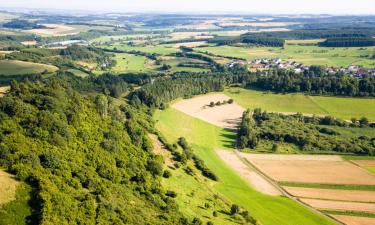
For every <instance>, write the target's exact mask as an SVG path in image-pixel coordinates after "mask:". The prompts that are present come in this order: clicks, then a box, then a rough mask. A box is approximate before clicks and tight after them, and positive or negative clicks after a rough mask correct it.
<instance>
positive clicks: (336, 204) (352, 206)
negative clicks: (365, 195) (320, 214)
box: [300, 198, 375, 213]
mask: <svg viewBox="0 0 375 225" xmlns="http://www.w3.org/2000/svg"><path fill="white" fill-rule="evenodd" d="M300 200H301V201H302V202H304V203H306V204H308V205H310V206H312V207H314V208H316V209H323V210H340V211H358V212H368V213H375V204H371V203H362V202H342V201H330V200H320V199H307V198H301V199H300Z"/></svg>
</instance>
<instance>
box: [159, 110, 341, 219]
mask: <svg viewBox="0 0 375 225" xmlns="http://www.w3.org/2000/svg"><path fill="white" fill-rule="evenodd" d="M155 120H156V121H157V128H158V129H159V130H160V131H161V132H162V133H163V134H164V135H165V136H166V138H167V139H168V141H169V142H171V143H173V142H175V141H176V140H177V139H178V138H179V137H181V136H184V137H186V139H187V141H188V142H189V143H191V145H192V147H193V149H194V152H195V153H196V154H197V155H198V156H199V157H200V158H202V159H203V160H204V161H205V163H206V165H207V166H208V167H209V168H210V170H212V171H213V172H214V173H215V174H216V175H217V176H218V177H219V182H217V183H215V184H214V185H213V189H214V190H215V191H217V192H219V193H220V194H221V195H223V196H225V197H226V198H228V199H229V200H230V201H232V202H234V203H237V204H239V205H241V206H242V207H244V208H245V209H246V210H248V211H249V212H250V214H251V215H252V216H254V217H255V218H256V219H258V220H259V221H260V222H261V224H263V225H274V224H285V225H300V224H304V225H309V224H316V225H324V224H334V223H333V222H331V221H329V220H328V219H325V218H323V217H321V216H319V215H317V214H315V213H314V212H312V211H309V210H308V209H306V208H304V207H303V206H301V205H299V204H297V203H295V202H294V201H292V200H290V199H287V198H285V197H281V196H280V197H278V196H268V195H264V194H261V193H259V192H257V191H255V190H254V189H252V188H251V187H250V186H249V184H248V183H247V182H246V181H244V180H243V179H242V178H241V177H240V176H239V175H237V174H236V173H235V172H234V171H232V170H231V169H230V168H229V167H228V166H227V165H226V164H225V163H224V162H223V161H222V160H221V159H220V157H219V156H218V155H217V153H216V151H215V149H223V150H233V149H232V147H233V145H234V141H235V134H234V133H232V132H230V131H228V130H225V129H223V128H219V127H217V126H214V125H211V124H209V123H206V122H204V121H201V120H199V119H196V118H193V117H190V116H188V115H186V114H184V113H182V112H179V111H177V110H175V109H171V108H170V109H167V110H164V111H157V112H156V114H155Z"/></svg>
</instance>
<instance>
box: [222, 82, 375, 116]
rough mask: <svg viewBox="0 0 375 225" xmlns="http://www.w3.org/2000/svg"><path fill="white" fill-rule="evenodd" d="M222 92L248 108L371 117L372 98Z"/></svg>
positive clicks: (237, 90) (374, 101) (374, 113)
mask: <svg viewBox="0 0 375 225" xmlns="http://www.w3.org/2000/svg"><path fill="white" fill-rule="evenodd" d="M224 92H225V94H227V95H228V96H230V97H231V98H233V99H234V100H235V101H236V102H237V103H238V104H240V105H241V106H243V107H245V108H250V109H254V108H261V109H263V110H267V111H271V112H300V113H306V114H316V115H332V116H335V117H337V118H341V119H345V120H350V119H351V118H353V117H355V118H360V117H367V118H368V119H369V120H370V121H375V99H374V98H349V97H331V96H329V97H325V96H308V95H304V94H300V93H299V94H274V93H268V92H262V91H256V90H251V89H243V88H230V89H226V90H225V91H224Z"/></svg>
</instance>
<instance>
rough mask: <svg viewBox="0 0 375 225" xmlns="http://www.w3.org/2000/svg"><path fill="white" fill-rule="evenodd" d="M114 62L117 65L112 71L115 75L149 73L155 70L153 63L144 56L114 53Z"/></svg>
mask: <svg viewBox="0 0 375 225" xmlns="http://www.w3.org/2000/svg"><path fill="white" fill-rule="evenodd" d="M115 60H116V62H117V64H116V66H115V67H114V68H113V69H112V70H113V72H115V73H124V72H149V71H151V70H153V69H155V68H156V66H155V63H154V62H153V61H152V60H149V59H147V58H146V57H144V56H137V55H133V54H126V53H116V56H115Z"/></svg>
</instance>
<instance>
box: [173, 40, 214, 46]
mask: <svg viewBox="0 0 375 225" xmlns="http://www.w3.org/2000/svg"><path fill="white" fill-rule="evenodd" d="M204 45H207V42H205V41H197V42H183V43H177V44H175V45H174V47H175V48H179V47H181V46H185V47H189V48H194V47H199V46H204Z"/></svg>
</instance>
